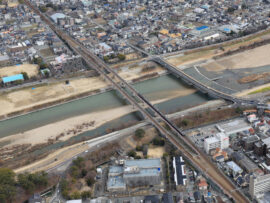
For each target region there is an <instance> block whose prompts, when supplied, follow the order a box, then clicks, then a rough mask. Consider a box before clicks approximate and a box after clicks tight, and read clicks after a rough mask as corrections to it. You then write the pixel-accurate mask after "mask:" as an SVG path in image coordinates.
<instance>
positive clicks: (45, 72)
mask: <svg viewBox="0 0 270 203" xmlns="http://www.w3.org/2000/svg"><path fill="white" fill-rule="evenodd" d="M43 73H44V75H45V77H46V78H49V77H50V72H49V71H47V70H45V71H44V72H43Z"/></svg>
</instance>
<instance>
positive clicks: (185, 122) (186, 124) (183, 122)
mask: <svg viewBox="0 0 270 203" xmlns="http://www.w3.org/2000/svg"><path fill="white" fill-rule="evenodd" d="M181 124H182V125H183V126H188V124H189V121H188V120H186V119H184V120H182V122H181Z"/></svg>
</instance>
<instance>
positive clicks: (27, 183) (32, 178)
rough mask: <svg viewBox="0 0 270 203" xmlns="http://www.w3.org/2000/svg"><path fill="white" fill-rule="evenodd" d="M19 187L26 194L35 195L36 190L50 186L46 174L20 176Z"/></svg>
mask: <svg viewBox="0 0 270 203" xmlns="http://www.w3.org/2000/svg"><path fill="white" fill-rule="evenodd" d="M18 185H19V186H21V187H22V188H23V189H24V190H25V191H26V192H28V193H33V192H34V191H35V190H36V189H38V188H40V187H44V186H47V185H48V177H47V174H46V173H45V172H37V173H23V174H19V175H18Z"/></svg>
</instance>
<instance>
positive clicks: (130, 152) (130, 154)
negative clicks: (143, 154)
mask: <svg viewBox="0 0 270 203" xmlns="http://www.w3.org/2000/svg"><path fill="white" fill-rule="evenodd" d="M136 155H137V153H136V152H135V151H133V150H132V151H129V152H128V156H131V157H135V156H136Z"/></svg>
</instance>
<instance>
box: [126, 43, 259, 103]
mask: <svg viewBox="0 0 270 203" xmlns="http://www.w3.org/2000/svg"><path fill="white" fill-rule="evenodd" d="M127 44H128V45H129V46H130V47H132V48H133V49H135V50H137V51H138V52H140V53H142V54H144V55H145V56H148V58H149V59H148V60H150V61H153V62H155V63H157V64H159V65H160V66H162V67H163V68H166V69H167V70H168V71H170V72H171V73H172V74H174V75H175V76H176V77H179V78H181V79H182V80H183V81H184V82H186V83H187V84H188V85H191V86H193V87H194V88H196V89H198V90H199V91H201V92H203V93H207V94H208V95H209V96H210V97H213V98H217V99H224V100H226V101H231V102H233V103H236V104H241V105H257V104H259V101H257V100H252V99H244V98H239V97H236V96H233V95H231V94H228V91H227V89H228V88H226V87H224V86H221V85H219V84H217V83H215V82H213V81H210V83H208V85H207V84H204V83H203V82H202V81H199V80H197V79H196V78H193V77H192V76H190V75H189V74H187V73H185V72H184V71H183V70H180V69H178V68H177V67H175V66H173V65H171V64H169V63H168V62H166V61H165V60H164V59H163V58H162V57H161V56H154V55H151V54H149V53H147V52H146V51H144V50H142V49H140V48H138V47H136V46H134V45H132V44H130V43H127Z"/></svg>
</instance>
